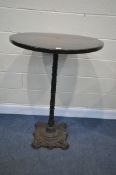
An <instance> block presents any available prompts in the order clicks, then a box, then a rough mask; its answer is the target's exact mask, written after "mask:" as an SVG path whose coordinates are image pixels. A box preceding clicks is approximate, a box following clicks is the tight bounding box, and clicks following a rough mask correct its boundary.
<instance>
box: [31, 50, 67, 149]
mask: <svg viewBox="0 0 116 175" xmlns="http://www.w3.org/2000/svg"><path fill="white" fill-rule="evenodd" d="M57 68H58V54H57V53H54V54H53V64H52V80H51V98H50V111H49V119H48V124H46V123H39V122H38V123H37V124H36V125H35V127H36V129H35V133H34V141H33V143H32V146H33V147H34V148H40V147H47V148H49V149H52V148H62V149H67V148H68V147H69V145H68V143H67V142H66V140H67V132H66V124H64V123H61V124H58V125H56V124H55V120H54V109H55V95H56V82H57Z"/></svg>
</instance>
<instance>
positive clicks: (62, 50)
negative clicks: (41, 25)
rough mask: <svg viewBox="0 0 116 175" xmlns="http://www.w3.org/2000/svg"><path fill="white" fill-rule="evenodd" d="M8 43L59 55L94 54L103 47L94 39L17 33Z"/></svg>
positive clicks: (64, 35) (50, 34)
mask: <svg viewBox="0 0 116 175" xmlns="http://www.w3.org/2000/svg"><path fill="white" fill-rule="evenodd" d="M10 41H11V42H12V43H13V44H14V45H16V46H18V47H21V48H24V49H28V50H32V51H38V52H46V53H59V54H81V53H89V52H95V51H98V50H100V49H102V47H103V45H104V44H103V42H102V41H100V40H98V39H96V38H91V37H86V36H79V35H68V34H52V33H17V34H13V35H11V36H10Z"/></svg>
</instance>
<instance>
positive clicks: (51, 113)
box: [48, 53, 58, 127]
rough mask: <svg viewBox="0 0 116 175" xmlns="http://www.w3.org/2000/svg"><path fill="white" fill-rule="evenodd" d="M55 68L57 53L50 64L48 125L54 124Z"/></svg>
mask: <svg viewBox="0 0 116 175" xmlns="http://www.w3.org/2000/svg"><path fill="white" fill-rule="evenodd" d="M57 68H58V54H57V53H55V54H53V64H52V80H51V99H50V111H49V120H48V125H49V126H50V127H53V126H54V123H55V121H54V109H55V95H56V82H57Z"/></svg>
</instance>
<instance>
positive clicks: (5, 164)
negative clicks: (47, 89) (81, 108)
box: [0, 114, 116, 175]
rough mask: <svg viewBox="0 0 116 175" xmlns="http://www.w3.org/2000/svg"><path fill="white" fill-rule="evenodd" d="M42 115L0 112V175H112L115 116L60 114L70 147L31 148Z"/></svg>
mask: <svg viewBox="0 0 116 175" xmlns="http://www.w3.org/2000/svg"><path fill="white" fill-rule="evenodd" d="M38 120H39V121H47V117H45V116H25V115H3V114H1V115H0V175H47V174H49V175H116V120H101V119H89V118H87V119H85V118H82V119H80V118H64V117H57V119H56V120H57V122H58V123H60V122H62V121H63V122H66V123H67V124H68V133H69V137H68V142H69V144H70V148H69V149H68V150H66V151H63V150H61V149H54V150H47V149H45V148H41V149H39V150H34V149H33V148H31V146H30V145H31V143H32V133H33V131H34V124H35V122H37V121H38Z"/></svg>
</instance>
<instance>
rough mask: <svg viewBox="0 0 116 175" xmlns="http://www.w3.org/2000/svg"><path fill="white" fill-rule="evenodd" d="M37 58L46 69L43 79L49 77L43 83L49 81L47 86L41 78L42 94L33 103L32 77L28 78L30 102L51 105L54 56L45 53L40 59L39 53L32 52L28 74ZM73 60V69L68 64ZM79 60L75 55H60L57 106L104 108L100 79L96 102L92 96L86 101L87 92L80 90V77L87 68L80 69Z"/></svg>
mask: <svg viewBox="0 0 116 175" xmlns="http://www.w3.org/2000/svg"><path fill="white" fill-rule="evenodd" d="M70 56H71V58H70ZM75 56H76V59H73V58H74V57H75ZM35 57H36V58H37V59H42V66H43V67H44V69H45V75H43V77H47V79H44V78H43V81H47V83H46V84H47V86H46V84H44V83H43V82H42V76H41V82H42V84H43V85H42V86H41V87H40V89H39V90H40V94H39V95H38V99H36V100H37V101H36V102H33V94H32V93H30V91H29V89H31V87H32V77H30V76H27V90H28V98H29V102H30V104H31V105H33V104H39V105H41V104H42V105H49V101H50V87H51V73H52V54H45V53H43V54H42V58H40V57H39V53H37V52H32V55H31V58H30V61H29V63H28V73H31V69H32V68H31V67H32V65H33V60H34V58H35ZM71 59H72V61H71V67H70V64H68V61H67V60H71ZM78 60H79V59H77V55H73V56H72V55H66V54H62V55H59V62H58V77H57V89H56V105H57V106H63V107H66V108H68V107H71V106H72V105H74V106H78V107H88V106H89V108H98V107H99V108H102V107H103V102H102V92H101V87H100V84H99V79H97V87H96V88H97V91H98V95H96V97H97V100H94V102H93V99H91V98H92V97H91V96H90V98H88V99H84V97H85V94H86V92H84V91H81V90H78V86H79V84H78V83H79V76H80V74H83V72H82V71H84V70H83V69H86V67H84V66H83V67H81V68H80V66H82V65H81V64H80V63H79V61H78ZM80 60H82V59H80ZM87 60H88V62H89V68H90V69H91V72H93V75H94V76H95V77H96V72H95V68H94V67H93V65H92V63H91V60H89V58H87ZM36 66H37V65H36ZM85 66H86V65H85ZM39 67H40V65H38V69H39ZM67 67H68V68H67ZM72 68H73V71H71V69H72ZM80 72H81V73H80ZM38 83H39V82H38ZM87 86H88V85H87V84H86V87H87ZM41 88H42V89H41ZM82 89H83V87H82ZM36 90H37V89H36ZM38 93H39V92H38ZM88 96H89V94H87V97H88Z"/></svg>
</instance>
